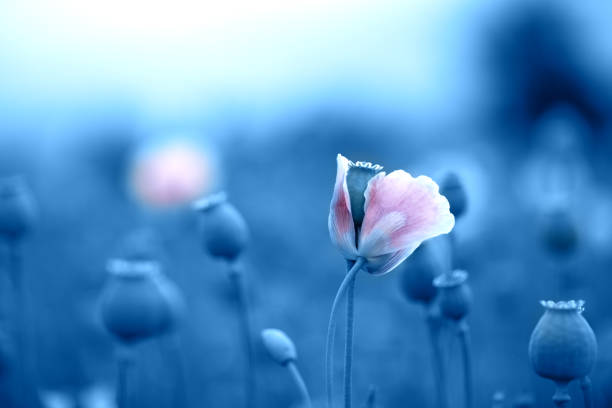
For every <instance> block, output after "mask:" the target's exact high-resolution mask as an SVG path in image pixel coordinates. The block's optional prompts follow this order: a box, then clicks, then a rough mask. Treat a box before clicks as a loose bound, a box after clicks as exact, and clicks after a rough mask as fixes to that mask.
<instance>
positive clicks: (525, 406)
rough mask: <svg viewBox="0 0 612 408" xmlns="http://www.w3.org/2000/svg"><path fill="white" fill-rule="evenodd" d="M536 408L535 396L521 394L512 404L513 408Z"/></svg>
mask: <svg viewBox="0 0 612 408" xmlns="http://www.w3.org/2000/svg"><path fill="white" fill-rule="evenodd" d="M533 407H535V400H534V398H533V395H531V394H527V393H522V394H519V395H518V396H517V397H516V398H515V399H514V402H513V403H512V408H533Z"/></svg>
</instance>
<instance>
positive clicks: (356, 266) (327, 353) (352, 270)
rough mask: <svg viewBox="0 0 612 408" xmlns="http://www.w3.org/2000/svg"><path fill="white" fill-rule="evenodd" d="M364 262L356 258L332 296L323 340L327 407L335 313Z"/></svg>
mask: <svg viewBox="0 0 612 408" xmlns="http://www.w3.org/2000/svg"><path fill="white" fill-rule="evenodd" d="M364 264H365V259H364V258H361V257H359V258H357V260H356V261H355V263H354V264H353V265H352V267H351V268H350V269H349V271H348V272H347V274H346V276H345V277H344V280H343V281H342V283H341V284H340V287H339V288H338V292H337V293H336V297H335V298H334V302H333V303H332V308H331V312H330V315H329V324H328V326H327V339H326V341H325V392H326V394H327V406H328V408H332V407H333V397H332V392H333V385H334V384H333V381H334V380H333V370H332V363H333V348H334V332H335V328H336V317H337V316H336V314H337V309H338V304H339V303H340V301H341V300H342V297H343V296H344V293H345V292H346V289H347V287H348V285H349V282H350V281H351V280H353V278H354V276H355V275H356V274H357V272H359V270H360V269H361V267H362V266H363V265H364Z"/></svg>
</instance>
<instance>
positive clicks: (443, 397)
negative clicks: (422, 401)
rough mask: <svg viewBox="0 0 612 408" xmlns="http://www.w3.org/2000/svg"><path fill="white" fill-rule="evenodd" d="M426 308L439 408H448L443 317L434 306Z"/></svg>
mask: <svg viewBox="0 0 612 408" xmlns="http://www.w3.org/2000/svg"><path fill="white" fill-rule="evenodd" d="M426 307H427V309H426V315H425V322H426V324H427V328H428V332H429V342H430V344H431V359H432V366H433V374H434V383H435V387H436V394H437V399H438V407H439V408H446V407H447V406H448V400H447V394H446V392H447V391H446V376H445V373H444V362H443V360H442V348H441V347H440V325H441V316H440V314H439V313H437V312H436V311H435V309H434V307H433V306H426Z"/></svg>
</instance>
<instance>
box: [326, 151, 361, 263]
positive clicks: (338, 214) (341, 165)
mask: <svg viewBox="0 0 612 408" xmlns="http://www.w3.org/2000/svg"><path fill="white" fill-rule="evenodd" d="M337 162H338V171H337V173H336V184H335V186H334V194H333V196H332V200H331V204H330V208H329V218H328V221H327V226H328V228H329V235H330V237H331V240H332V242H333V243H334V244H335V245H336V246H337V247H338V248H339V249H340V252H342V255H343V256H344V257H345V258H346V259H355V258H356V257H357V248H356V247H355V224H354V223H353V217H352V215H351V207H350V200H349V195H348V189H347V187H346V173H347V171H348V165H349V161H348V160H347V159H346V157H344V156H342V155H341V154H339V155H338V158H337Z"/></svg>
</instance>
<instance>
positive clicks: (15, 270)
mask: <svg viewBox="0 0 612 408" xmlns="http://www.w3.org/2000/svg"><path fill="white" fill-rule="evenodd" d="M6 243H7V248H8V269H9V279H10V282H11V289H12V300H13V301H12V306H11V310H10V317H11V318H12V319H13V340H14V345H15V357H16V360H17V362H18V364H17V370H16V374H17V384H16V386H15V394H16V398H15V400H16V401H20V402H19V404H26V405H28V406H38V405H39V401H38V399H37V397H36V395H37V393H36V392H35V389H36V387H35V385H34V384H33V381H34V380H33V376H32V375H30V359H29V354H28V336H27V333H26V327H28V326H27V303H26V298H25V295H26V294H25V292H24V289H23V262H22V258H21V253H20V250H19V241H18V239H17V238H15V237H10V238H8V239H7V240H6Z"/></svg>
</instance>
